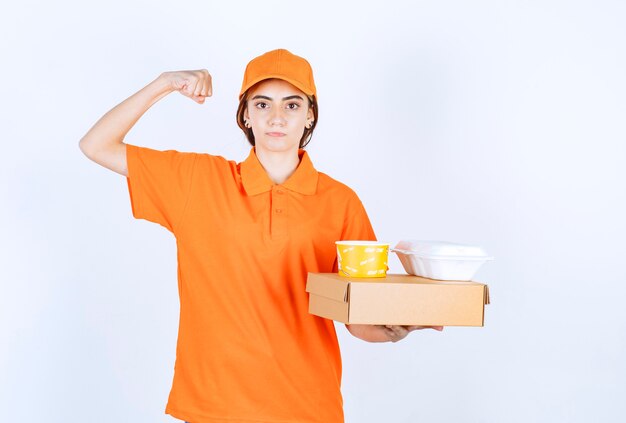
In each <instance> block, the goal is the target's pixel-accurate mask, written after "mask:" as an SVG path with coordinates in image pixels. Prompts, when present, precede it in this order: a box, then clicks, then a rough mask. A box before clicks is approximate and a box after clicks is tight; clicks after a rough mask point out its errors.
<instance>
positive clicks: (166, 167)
mask: <svg viewBox="0 0 626 423" xmlns="http://www.w3.org/2000/svg"><path fill="white" fill-rule="evenodd" d="M196 158H197V154H195V153H180V152H178V151H173V150H168V151H158V150H152V149H150V148H145V147H137V146H134V145H130V144H127V145H126V161H127V165H128V178H127V182H128V192H129V195H130V202H131V207H132V212H133V216H134V217H135V218H137V219H145V220H148V221H150V222H154V223H158V224H160V225H162V226H163V227H165V228H166V229H168V230H169V231H171V232H174V229H175V227H176V225H178V223H179V222H180V220H181V218H182V216H183V213H184V210H185V205H186V203H187V199H188V197H189V191H190V187H191V180H192V176H193V170H194V166H195V162H196Z"/></svg>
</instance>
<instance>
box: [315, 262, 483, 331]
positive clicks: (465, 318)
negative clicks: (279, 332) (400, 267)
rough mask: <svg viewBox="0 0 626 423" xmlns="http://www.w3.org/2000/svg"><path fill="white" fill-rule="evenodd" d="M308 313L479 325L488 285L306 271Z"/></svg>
mask: <svg viewBox="0 0 626 423" xmlns="http://www.w3.org/2000/svg"><path fill="white" fill-rule="evenodd" d="M306 290H307V292H309V294H310V296H309V312H310V313H311V314H315V315H316V316H321V317H325V318H327V319H332V320H336V321H338V322H343V323H348V324H374V325H424V326H483V325H484V312H485V304H489V288H488V286H487V285H485V284H482V283H478V282H462V281H436V280H432V279H426V278H421V277H419V276H411V275H392V274H389V275H387V277H386V278H382V279H381V278H346V277H342V276H339V275H337V274H336V273H309V276H308V280H307V286H306Z"/></svg>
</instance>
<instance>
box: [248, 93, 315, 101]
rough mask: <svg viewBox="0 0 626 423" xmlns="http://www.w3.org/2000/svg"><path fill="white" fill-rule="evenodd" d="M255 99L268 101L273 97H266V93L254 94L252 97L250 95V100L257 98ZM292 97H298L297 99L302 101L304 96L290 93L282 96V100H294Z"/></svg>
mask: <svg viewBox="0 0 626 423" xmlns="http://www.w3.org/2000/svg"><path fill="white" fill-rule="evenodd" d="M257 99H263V100H269V101H272V100H274V99H273V98H271V97H268V96H266V95H255V96H254V97H252V100H257ZM294 99H299V100H302V101H304V98H302V96H300V95H297V94H296V95H290V96H287V97H283V101H287V100H294Z"/></svg>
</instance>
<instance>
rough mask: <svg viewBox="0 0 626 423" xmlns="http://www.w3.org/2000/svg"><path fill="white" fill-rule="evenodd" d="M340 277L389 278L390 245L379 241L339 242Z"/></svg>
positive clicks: (338, 261) (337, 243)
mask: <svg viewBox="0 0 626 423" xmlns="http://www.w3.org/2000/svg"><path fill="white" fill-rule="evenodd" d="M335 244H336V245H337V263H338V267H339V272H338V273H339V275H340V276H348V277H352V278H384V277H386V276H387V256H388V254H389V244H385V243H384V242H377V241H337V242H335Z"/></svg>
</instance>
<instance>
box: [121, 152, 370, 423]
mask: <svg viewBox="0 0 626 423" xmlns="http://www.w3.org/2000/svg"><path fill="white" fill-rule="evenodd" d="M126 151H127V162H128V187H129V191H130V197H131V203H132V210H133V215H134V216H135V217H136V218H141V219H147V220H149V221H152V222H155V223H159V224H161V225H163V226H164V227H165V228H167V229H168V230H170V231H171V232H172V233H173V234H174V236H175V237H176V244H177V248H178V288H179V295H180V327H179V335H178V345H177V349H176V365H175V372H174V381H173V386H172V390H171V392H170V397H169V401H168V404H167V408H166V413H168V414H171V415H172V416H174V417H176V418H178V419H183V420H186V421H189V422H192V423H209V422H212V423H217V422H223V423H226V422H228V423H235V422H241V423H243V422H255V423H260V422H268V423H269V422H273V423H278V422H280V423H287V422H293V423H296V422H297V423H306V422H320V423H322V422H323V423H339V422H343V406H342V405H343V404H342V398H341V392H340V384H341V357H340V353H339V345H338V342H337V336H336V334H335V328H334V324H333V322H332V321H330V320H326V319H322V318H319V317H316V316H313V315H311V314H309V313H308V295H307V293H306V292H305V284H306V277H307V272H332V271H336V249H335V241H337V240H343V239H361V240H374V239H375V237H374V232H373V230H372V227H371V225H370V222H369V219H368V217H367V214H366V212H365V209H364V208H363V205H362V204H361V201H360V200H359V199H358V197H357V196H356V194H355V193H354V192H353V191H352V190H351V189H350V188H348V187H347V186H345V185H343V184H341V183H340V182H337V181H335V180H333V179H332V178H330V177H329V176H327V175H325V174H323V173H320V172H317V171H316V170H315V168H314V167H313V164H312V163H311V161H310V159H309V156H308V155H307V153H306V152H304V151H303V150H300V152H299V155H300V165H299V166H298V168H297V169H296V171H295V172H294V173H293V175H291V177H290V178H289V179H288V180H287V181H286V182H284V183H283V184H280V185H277V184H274V183H273V182H272V181H271V180H270V179H269V177H268V176H267V174H266V172H265V170H264V169H263V167H262V166H261V164H260V163H259V161H258V159H257V157H256V154H255V153H254V149H252V150H251V152H250V155H249V156H248V158H247V159H246V160H245V161H244V162H242V163H240V164H237V163H235V162H233V161H227V160H225V159H224V158H222V157H218V156H212V155H208V154H197V153H180V152H176V151H156V150H151V149H148V148H142V147H136V146H132V145H127V149H126Z"/></svg>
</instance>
